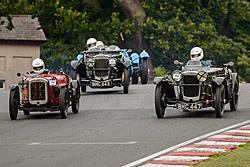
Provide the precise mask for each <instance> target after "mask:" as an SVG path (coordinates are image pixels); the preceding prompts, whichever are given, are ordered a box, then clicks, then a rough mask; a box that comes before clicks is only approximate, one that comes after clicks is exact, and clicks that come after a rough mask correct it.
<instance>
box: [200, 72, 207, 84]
mask: <svg viewBox="0 0 250 167" xmlns="http://www.w3.org/2000/svg"><path fill="white" fill-rule="evenodd" d="M207 76H208V75H207V73H206V72H205V71H200V72H198V74H197V79H198V80H199V81H200V82H204V81H206V80H207Z"/></svg>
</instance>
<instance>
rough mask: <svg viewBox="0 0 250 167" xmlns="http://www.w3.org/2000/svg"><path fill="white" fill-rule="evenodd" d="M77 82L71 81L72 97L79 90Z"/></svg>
mask: <svg viewBox="0 0 250 167" xmlns="http://www.w3.org/2000/svg"><path fill="white" fill-rule="evenodd" d="M79 85H80V84H79V82H78V81H77V80H72V81H71V87H72V91H73V96H75V95H76V90H77V88H79Z"/></svg>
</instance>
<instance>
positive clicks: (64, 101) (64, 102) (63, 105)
mask: <svg viewBox="0 0 250 167" xmlns="http://www.w3.org/2000/svg"><path fill="white" fill-rule="evenodd" d="M68 108H69V94H68V90H67V88H66V87H64V88H61V89H60V99H59V109H60V115H61V119H65V118H67V115H68Z"/></svg>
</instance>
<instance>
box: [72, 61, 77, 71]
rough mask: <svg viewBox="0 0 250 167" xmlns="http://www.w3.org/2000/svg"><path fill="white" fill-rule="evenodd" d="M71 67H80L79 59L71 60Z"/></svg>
mask: <svg viewBox="0 0 250 167" xmlns="http://www.w3.org/2000/svg"><path fill="white" fill-rule="evenodd" d="M71 67H72V68H73V69H75V70H76V69H77V67H78V61H77V60H72V61H71Z"/></svg>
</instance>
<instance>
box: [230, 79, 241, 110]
mask: <svg viewBox="0 0 250 167" xmlns="http://www.w3.org/2000/svg"><path fill="white" fill-rule="evenodd" d="M238 103H239V83H238V81H236V82H235V85H234V89H233V94H232V99H231V101H230V109H231V111H237V109H238Z"/></svg>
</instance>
